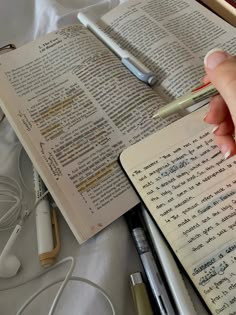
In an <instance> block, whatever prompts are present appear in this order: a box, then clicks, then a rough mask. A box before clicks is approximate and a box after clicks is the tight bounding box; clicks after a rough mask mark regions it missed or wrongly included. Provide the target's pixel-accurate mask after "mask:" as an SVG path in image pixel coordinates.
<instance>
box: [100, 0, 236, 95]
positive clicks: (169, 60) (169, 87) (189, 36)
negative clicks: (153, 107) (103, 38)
mask: <svg viewBox="0 0 236 315" xmlns="http://www.w3.org/2000/svg"><path fill="white" fill-rule="evenodd" d="M100 25H101V27H102V28H104V29H105V31H106V32H107V33H108V34H109V35H110V36H111V37H112V38H114V40H115V41H117V42H118V43H119V44H120V45H121V47H122V48H124V49H126V50H128V51H129V52H131V53H132V54H133V55H134V56H136V57H137V58H139V59H140V61H142V62H143V63H144V64H145V65H146V66H148V67H149V69H151V70H152V71H153V72H155V73H156V75H157V77H158V82H157V84H156V86H155V89H157V90H158V91H159V93H162V95H164V96H165V98H166V100H171V99H173V98H176V97H178V96H180V95H182V94H184V93H186V92H187V91H189V90H191V89H192V87H193V86H195V85H197V84H200V80H201V78H202V77H203V76H204V68H203V58H204V56H205V55H206V53H207V52H208V51H209V50H210V49H213V48H215V47H221V48H222V49H225V50H226V51H228V52H232V53H235V46H236V32H235V28H233V27H232V26H231V25H229V24H228V23H226V22H225V21H223V20H222V19H221V18H219V17H218V16H216V15H215V14H214V13H212V12H210V11H209V10H208V9H206V8H205V7H203V6H202V5H201V4H199V3H197V1H195V0H171V1H167V0H146V1H140V0H130V1H128V2H126V3H124V4H123V5H121V6H119V7H117V8H115V9H113V10H112V11H110V12H109V13H107V14H106V15H105V16H104V17H103V18H102V21H101V24H100Z"/></svg>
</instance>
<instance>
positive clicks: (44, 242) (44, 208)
mask: <svg viewBox="0 0 236 315" xmlns="http://www.w3.org/2000/svg"><path fill="white" fill-rule="evenodd" d="M33 175H34V176H33V180H34V188H35V195H36V201H39V200H40V198H41V196H42V195H43V194H44V192H45V190H46V189H45V186H44V183H43V181H42V180H41V178H40V176H39V174H38V172H37V171H36V169H35V168H34V169H33ZM35 218H36V233H37V244H38V254H39V255H41V254H43V253H47V252H50V251H51V250H52V249H53V231H52V222H51V211H50V205H49V201H48V199H47V197H44V198H43V199H42V200H40V201H39V203H38V205H37V206H36V209H35Z"/></svg>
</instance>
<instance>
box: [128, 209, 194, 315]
mask: <svg viewBox="0 0 236 315" xmlns="http://www.w3.org/2000/svg"><path fill="white" fill-rule="evenodd" d="M125 217H126V220H127V223H128V226H129V229H130V231H131V234H132V237H133V239H134V243H135V245H136V248H137V251H138V253H139V255H140V258H141V261H142V264H143V268H144V271H145V273H146V277H147V280H148V284H149V287H150V294H149V295H150V298H151V301H152V302H153V303H152V306H153V310H154V312H153V313H149V310H148V308H147V310H148V311H147V312H143V313H142V312H141V311H138V307H137V301H136V300H137V297H136V299H135V298H134V302H135V305H136V310H137V314H138V315H144V314H145V315H146V314H161V315H164V314H165V315H172V314H178V315H197V312H196V310H195V307H194V305H193V302H192V299H191V298H190V296H189V292H188V290H187V288H186V285H185V282H184V281H183V278H182V275H181V273H180V269H179V268H178V265H177V263H176V261H175V258H174V256H173V254H172V252H171V250H170V249H169V247H168V245H167V244H166V241H165V239H164V237H163V236H162V234H161V232H160V231H159V230H158V228H157V226H156V225H155V223H154V222H153V220H152V218H151V216H150V215H149V213H148V211H147V210H146V209H145V206H144V205H143V204H141V205H138V206H136V207H135V208H134V209H132V210H131V211H129V212H128V213H126V214H125ZM149 241H150V244H151V245H152V247H150V246H149ZM152 249H153V250H154V253H155V254H154V255H153V252H152ZM154 257H155V259H154ZM131 276H132V275H131ZM133 278H134V279H136V280H137V279H139V283H141V282H142V281H141V278H140V276H137V275H135V276H133ZM136 283H137V281H136ZM131 284H132V293H133V295H134V288H133V282H132V281H131ZM139 286H141V284H139ZM143 290H144V289H143ZM139 297H140V295H139ZM142 298H143V300H144V302H143V303H142V305H146V304H147V303H146V302H145V299H144V297H143V296H142ZM139 304H140V302H139ZM139 309H141V308H139Z"/></svg>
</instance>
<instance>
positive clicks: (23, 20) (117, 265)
mask: <svg viewBox="0 0 236 315" xmlns="http://www.w3.org/2000/svg"><path fill="white" fill-rule="evenodd" d="M117 4H118V3H117V1H116V0H111V1H110V2H105V1H100V0H97V1H96V0H58V1H54V0H1V1H0V46H3V45H5V44H8V43H10V42H11V43H14V44H16V46H18V47H19V46H21V45H22V44H24V43H27V42H29V41H31V40H33V39H35V38H37V37H39V36H41V35H43V34H45V33H48V32H49V31H52V30H55V29H57V28H58V27H61V26H63V25H67V24H71V23H76V22H77V21H76V15H77V12H78V10H79V9H82V8H89V9H90V10H92V12H93V16H99V15H100V14H102V13H104V12H105V11H107V10H109V9H111V8H112V7H113V6H115V5H117ZM19 148H20V146H19V144H18V140H17V138H16V136H15V134H14V132H13V131H12V129H11V127H10V126H9V124H8V122H7V121H6V119H4V121H3V122H2V123H0V175H3V174H5V175H9V176H13V177H14V178H16V179H17V180H18V182H20V178H19V174H18V168H17V163H18V156H19ZM20 165H21V170H22V176H23V178H24V181H25V183H26V186H27V188H25V187H24V185H23V184H22V182H20V183H21V187H22V189H23V191H24V205H25V206H26V207H29V206H30V205H32V202H33V191H32V171H31V164H30V161H29V160H28V158H27V156H26V154H25V153H24V152H23V153H22V154H21V156H20ZM0 211H1V209H0ZM111 211H112V209H111ZM59 224H60V234H61V252H60V256H59V257H58V260H59V259H60V258H63V257H66V256H68V255H72V256H74V257H76V262H77V263H76V270H75V273H74V275H77V276H81V277H85V278H87V279H90V280H92V281H94V282H96V283H97V284H99V285H100V286H102V287H103V288H104V289H105V290H106V292H107V293H108V295H109V296H110V297H111V299H112V301H113V303H114V305H115V308H116V311H117V315H132V314H134V311H133V302H132V298H131V292H130V287H129V281H128V280H129V279H128V276H129V274H130V273H132V272H135V271H137V270H141V265H140V261H139V258H138V256H137V253H136V250H135V248H134V246H133V243H132V240H131V238H130V234H129V232H128V230H127V227H126V224H125V222H124V220H123V218H120V219H119V220H117V221H116V222H114V223H113V224H111V225H110V226H109V227H108V228H106V229H105V230H104V231H102V232H101V233H100V234H99V235H97V236H96V237H94V238H93V239H91V240H89V241H87V242H86V243H85V244H83V245H82V246H79V245H78V243H77V242H76V240H75V238H74V237H73V235H72V233H71V231H70V229H69V228H68V226H67V225H66V223H65V221H64V220H63V218H62V217H61V216H60V217H59ZM10 233H11V231H7V232H0V252H1V250H2V248H3V246H4V244H5V242H6V241H7V238H8V237H9V235H10ZM13 253H14V254H16V255H17V257H18V258H19V259H20V261H21V263H22V267H21V270H20V272H19V274H18V275H17V276H16V277H14V278H12V279H9V280H5V279H0V289H1V288H4V287H6V286H9V285H16V284H18V283H20V282H22V281H24V280H27V279H29V278H30V277H31V276H33V275H35V274H36V273H38V272H39V271H40V270H42V269H41V267H40V265H39V260H38V255H37V245H36V233H35V218H34V215H32V216H31V217H30V219H29V220H28V221H27V222H26V224H25V225H24V227H23V230H22V232H21V234H20V236H19V238H18V240H17V242H16V243H15V246H14V249H13ZM68 267H69V266H67V265H64V266H62V267H60V268H59V269H58V270H55V271H52V272H50V273H49V274H47V275H46V276H44V277H42V278H40V279H38V280H36V281H34V282H32V283H30V284H27V285H25V286H23V287H19V288H16V289H14V290H9V291H4V292H0V314H1V315H13V314H16V311H17V310H18V309H19V307H20V306H21V305H22V304H23V302H24V301H25V300H26V299H27V298H28V297H29V296H30V295H31V294H33V293H34V292H35V291H36V290H37V289H39V288H40V287H41V286H43V285H45V284H47V283H49V282H51V281H53V280H56V279H58V278H60V277H61V276H64V275H65V273H66V271H67V270H68ZM57 289H58V285H57V286H55V287H53V288H51V289H49V290H47V291H46V293H44V294H42V295H41V296H40V297H39V298H37V300H36V301H35V302H33V303H32V305H30V306H29V307H28V308H27V309H26V310H25V312H24V314H25V315H27V314H31V315H32V314H34V315H45V314H47V312H48V310H49V308H50V305H51V302H52V300H53V297H54V296H55V292H56V290H57ZM55 314H57V315H65V314H68V315H75V314H76V315H108V314H109V315H110V314H111V310H110V308H109V306H108V303H107V302H106V301H105V300H104V298H103V297H102V296H101V295H100V294H99V293H97V292H96V291H95V290H94V289H93V288H90V287H88V285H86V284H79V283H75V282H73V283H70V284H69V285H68V287H67V288H66V290H65V292H64V294H63V295H62V297H61V299H60V302H59V305H58V307H57V310H56V313H55Z"/></svg>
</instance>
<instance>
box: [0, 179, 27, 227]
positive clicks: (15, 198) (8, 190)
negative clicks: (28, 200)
mask: <svg viewBox="0 0 236 315" xmlns="http://www.w3.org/2000/svg"><path fill="white" fill-rule="evenodd" d="M22 198H23V193H22V189H21V187H20V185H19V184H18V182H17V181H16V180H15V179H14V178H13V177H10V176H4V175H0V203H1V205H2V204H3V203H4V204H5V205H6V204H8V205H9V208H8V210H7V211H6V212H5V213H4V214H3V215H2V216H1V217H0V231H5V230H9V229H12V228H13V227H15V226H16V224H17V222H18V221H19V217H20V216H21V210H22Z"/></svg>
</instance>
